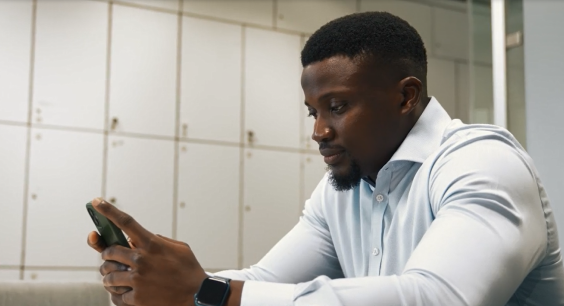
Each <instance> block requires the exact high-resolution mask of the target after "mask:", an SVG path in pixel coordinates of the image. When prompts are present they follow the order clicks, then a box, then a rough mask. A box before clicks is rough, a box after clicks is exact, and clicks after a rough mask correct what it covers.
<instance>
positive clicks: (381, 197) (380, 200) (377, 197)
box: [376, 194, 384, 202]
mask: <svg viewBox="0 0 564 306" xmlns="http://www.w3.org/2000/svg"><path fill="white" fill-rule="evenodd" d="M376 201H378V202H382V201H384V196H383V195H381V194H379V195H377V196H376Z"/></svg>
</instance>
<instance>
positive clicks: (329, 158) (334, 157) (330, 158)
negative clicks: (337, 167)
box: [319, 149, 345, 165]
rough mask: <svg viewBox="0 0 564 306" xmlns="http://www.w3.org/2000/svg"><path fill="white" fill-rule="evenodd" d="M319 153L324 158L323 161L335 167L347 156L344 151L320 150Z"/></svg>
mask: <svg viewBox="0 0 564 306" xmlns="http://www.w3.org/2000/svg"><path fill="white" fill-rule="evenodd" d="M319 152H320V153H321V155H323V156H324V158H323V160H324V161H325V163H326V164H328V165H334V164H336V163H338V162H339V161H340V160H341V159H342V158H343V156H344V155H345V154H344V153H345V151H344V150H336V149H320V150H319Z"/></svg>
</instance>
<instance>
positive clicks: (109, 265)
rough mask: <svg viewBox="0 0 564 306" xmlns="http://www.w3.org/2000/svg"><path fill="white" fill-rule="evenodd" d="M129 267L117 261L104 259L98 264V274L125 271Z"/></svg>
mask: <svg viewBox="0 0 564 306" xmlns="http://www.w3.org/2000/svg"><path fill="white" fill-rule="evenodd" d="M128 268H129V267H128V266H126V265H124V264H122V263H119V262H117V261H113V260H106V261H104V263H103V264H102V265H101V266H100V274H102V276H104V275H106V274H109V273H112V272H116V271H127V269H128Z"/></svg>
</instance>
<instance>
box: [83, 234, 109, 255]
mask: <svg viewBox="0 0 564 306" xmlns="http://www.w3.org/2000/svg"><path fill="white" fill-rule="evenodd" d="M86 242H87V243H88V245H89V246H90V247H91V248H93V249H94V250H96V251H98V252H99V253H102V251H103V250H105V249H106V243H105V242H104V240H103V239H102V237H100V235H98V233H96V232H90V234H88V238H87V239H86Z"/></svg>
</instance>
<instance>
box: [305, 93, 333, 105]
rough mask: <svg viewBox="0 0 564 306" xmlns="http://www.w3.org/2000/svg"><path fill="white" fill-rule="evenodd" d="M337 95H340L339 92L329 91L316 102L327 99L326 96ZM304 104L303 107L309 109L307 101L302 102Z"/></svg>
mask: <svg viewBox="0 0 564 306" xmlns="http://www.w3.org/2000/svg"><path fill="white" fill-rule="evenodd" d="M338 93H341V92H339V91H330V92H327V93H324V94H323V95H322V96H321V97H319V99H318V100H323V99H325V98H327V97H328V96H331V95H334V94H338ZM304 104H305V106H307V107H311V105H309V103H307V101H305V100H304Z"/></svg>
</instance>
